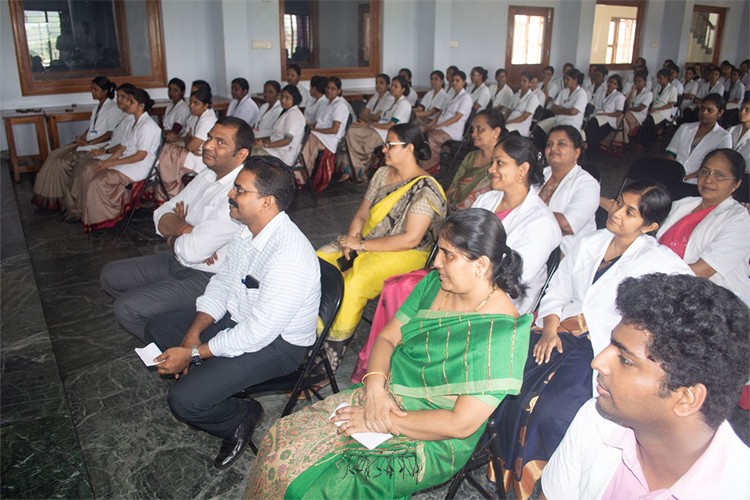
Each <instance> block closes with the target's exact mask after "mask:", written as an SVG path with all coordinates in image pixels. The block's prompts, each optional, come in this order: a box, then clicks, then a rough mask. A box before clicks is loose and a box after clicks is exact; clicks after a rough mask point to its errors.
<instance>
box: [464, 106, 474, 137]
mask: <svg viewBox="0 0 750 500" xmlns="http://www.w3.org/2000/svg"><path fill="white" fill-rule="evenodd" d="M475 116H477V110H476V108H473V107H472V108H471V113H469V118H467V119H466V124H465V125H464V139H466V140H467V141H468V140H471V136H470V135H469V131H470V130H471V122H473V121H474V117H475Z"/></svg>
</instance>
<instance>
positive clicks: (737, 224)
mask: <svg viewBox="0 0 750 500" xmlns="http://www.w3.org/2000/svg"><path fill="white" fill-rule="evenodd" d="M744 170H745V160H744V158H742V156H741V155H740V154H739V153H738V152H737V151H734V150H731V149H717V150H715V151H712V152H710V153H708V154H707V155H706V157H705V158H704V160H703V164H702V166H701V167H700V169H699V170H698V192H699V193H700V197H690V198H683V199H681V200H678V201H676V202H674V204H673V205H672V211H671V212H670V213H669V216H668V217H667V219H666V220H665V221H664V224H663V225H662V227H661V229H660V230H659V233H658V235H657V236H658V237H659V242H660V243H661V244H662V245H666V246H667V247H669V248H671V249H672V250H673V251H674V252H675V253H676V254H677V255H678V256H679V257H681V258H683V259H684V260H685V262H687V264H688V265H689V266H690V268H691V269H692V270H693V271H694V272H695V274H696V276H700V277H703V278H708V279H710V280H711V281H713V282H714V283H716V284H717V285H721V286H723V287H724V288H728V289H729V290H731V291H732V292H734V294H735V295H737V296H738V297H739V298H740V299H742V300H743V301H744V302H745V303H746V304H748V306H750V278H748V276H750V265H748V260H750V244H749V243H748V241H750V240H749V239H748V235H750V214H748V212H747V209H746V208H745V207H743V206H742V205H740V204H739V203H738V202H737V201H736V200H734V198H732V193H733V192H734V191H736V190H737V189H739V188H740V186H741V185H742V180H741V176H742V173H743V171H744ZM743 188H744V186H743Z"/></svg>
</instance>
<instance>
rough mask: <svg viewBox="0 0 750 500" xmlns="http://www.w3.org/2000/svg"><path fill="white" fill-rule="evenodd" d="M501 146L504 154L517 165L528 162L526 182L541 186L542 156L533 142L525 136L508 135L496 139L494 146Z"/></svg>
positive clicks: (542, 179) (542, 180)
mask: <svg viewBox="0 0 750 500" xmlns="http://www.w3.org/2000/svg"><path fill="white" fill-rule="evenodd" d="M498 146H499V147H501V148H503V151H505V154H507V155H508V156H510V157H511V158H513V161H515V162H516V163H517V164H518V165H521V164H522V163H524V162H526V163H528V164H529V170H528V174H527V176H526V182H527V183H528V185H529V186H541V185H542V183H543V182H544V173H543V169H544V158H543V157H542V153H540V152H539V151H537V149H536V147H535V146H534V143H533V142H531V140H529V139H527V138H526V137H521V136H519V135H510V136H508V137H506V138H504V139H501V140H500V141H498V143H497V146H496V147H498Z"/></svg>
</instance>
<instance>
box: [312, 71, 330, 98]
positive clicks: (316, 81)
mask: <svg viewBox="0 0 750 500" xmlns="http://www.w3.org/2000/svg"><path fill="white" fill-rule="evenodd" d="M326 85H328V78H326V77H325V76H319V75H315V76H313V77H312V78H310V87H311V88H313V87H314V88H315V90H317V91H318V92H320V93H321V94H325V93H326Z"/></svg>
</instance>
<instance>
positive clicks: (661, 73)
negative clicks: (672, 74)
mask: <svg viewBox="0 0 750 500" xmlns="http://www.w3.org/2000/svg"><path fill="white" fill-rule="evenodd" d="M656 76H657V77H659V76H663V77H664V78H666V79H667V80H669V70H668V69H664V68H662V69H660V70H659V71H657V72H656Z"/></svg>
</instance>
